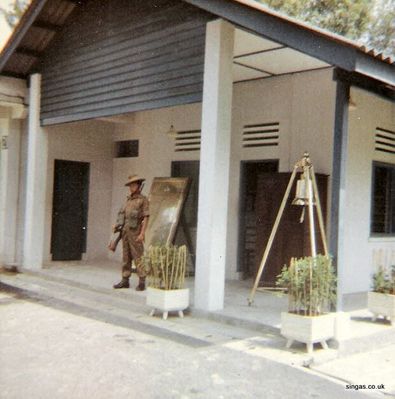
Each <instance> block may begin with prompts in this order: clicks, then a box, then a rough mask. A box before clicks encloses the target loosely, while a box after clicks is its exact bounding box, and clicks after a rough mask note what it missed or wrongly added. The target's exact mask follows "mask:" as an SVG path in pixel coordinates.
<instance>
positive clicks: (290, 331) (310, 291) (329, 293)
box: [276, 255, 336, 353]
mask: <svg viewBox="0 0 395 399" xmlns="http://www.w3.org/2000/svg"><path fill="white" fill-rule="evenodd" d="M276 284H277V285H279V286H281V287H284V288H286V289H287V291H288V312H283V313H281V335H283V336H284V337H285V338H287V348H289V347H290V346H291V345H292V343H293V341H295V340H296V341H299V342H303V343H305V344H306V346H307V351H308V352H309V353H311V352H312V350H313V345H314V343H316V342H319V343H321V345H322V347H323V348H324V349H326V348H327V347H328V346H327V343H326V341H327V340H328V339H330V338H333V337H334V333H335V317H334V314H333V313H330V308H331V306H332V305H333V304H334V302H335V299H336V277H335V273H334V269H333V265H332V259H331V258H330V257H328V256H324V255H317V256H316V257H305V258H300V259H294V258H293V259H291V263H290V266H289V267H287V266H284V267H283V269H282V271H281V273H280V274H279V275H278V276H277V281H276Z"/></svg>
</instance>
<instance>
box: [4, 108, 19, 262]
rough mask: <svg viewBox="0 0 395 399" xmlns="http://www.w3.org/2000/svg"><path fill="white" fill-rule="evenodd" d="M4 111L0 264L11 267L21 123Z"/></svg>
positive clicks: (13, 255) (15, 226)
mask: <svg viewBox="0 0 395 399" xmlns="http://www.w3.org/2000/svg"><path fill="white" fill-rule="evenodd" d="M18 106H19V105H18ZM6 109H7V110H8V116H7V115H4V114H3V113H2V114H3V115H0V131H1V157H0V158H1V159H0V170H1V178H0V264H3V265H12V264H14V263H15V261H16V259H15V257H16V238H17V237H16V228H17V214H18V188H19V153H20V122H19V121H18V120H16V119H12V118H13V113H12V107H7V108H6ZM3 112H4V111H3ZM1 116H3V117H1ZM5 116H7V117H5Z"/></svg>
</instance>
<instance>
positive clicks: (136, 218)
mask: <svg viewBox="0 0 395 399" xmlns="http://www.w3.org/2000/svg"><path fill="white" fill-rule="evenodd" d="M147 216H149V205H148V199H147V198H146V197H145V196H144V195H142V194H133V195H129V196H128V197H127V200H126V203H125V205H124V206H123V207H122V208H121V209H120V211H119V213H118V218H117V222H116V228H117V230H121V229H122V228H123V230H140V228H141V223H142V221H143V219H144V218H145V217H147Z"/></svg>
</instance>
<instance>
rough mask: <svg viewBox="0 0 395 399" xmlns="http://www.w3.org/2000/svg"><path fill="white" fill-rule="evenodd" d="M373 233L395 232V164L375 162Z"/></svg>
mask: <svg viewBox="0 0 395 399" xmlns="http://www.w3.org/2000/svg"><path fill="white" fill-rule="evenodd" d="M371 233H372V234H395V165H389V164H383V163H378V162H374V163H373V192H372V218H371Z"/></svg>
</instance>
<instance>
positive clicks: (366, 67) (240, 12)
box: [184, 0, 395, 85]
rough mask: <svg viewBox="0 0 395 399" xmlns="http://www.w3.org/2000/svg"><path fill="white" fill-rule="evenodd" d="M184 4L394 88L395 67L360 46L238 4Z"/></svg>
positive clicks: (194, 0)
mask: <svg viewBox="0 0 395 399" xmlns="http://www.w3.org/2000/svg"><path fill="white" fill-rule="evenodd" d="M184 1H185V2H187V3H190V4H192V5H194V6H196V7H199V8H202V9H204V10H206V11H208V12H210V13H212V14H214V15H217V16H218V17H221V18H224V19H226V20H228V21H229V22H231V23H233V24H235V25H238V26H240V27H242V28H244V29H247V30H249V31H251V32H254V33H257V34H259V35H262V36H264V37H266V38H268V39H271V40H273V41H275V42H277V43H280V44H283V45H285V46H287V47H290V48H292V49H295V50H297V51H300V52H302V53H305V54H307V55H310V56H312V57H315V58H317V59H319V60H321V61H324V62H327V63H328V64H330V65H333V66H336V67H339V68H341V69H344V70H346V71H350V72H352V71H356V70H357V68H358V70H359V72H360V73H363V74H366V75H367V76H371V77H374V78H375V79H378V80H381V81H384V82H386V83H388V84H391V85H393V84H394V79H395V77H394V75H395V68H394V66H393V65H391V64H387V63H385V62H382V61H381V60H377V59H374V58H373V57H371V56H369V55H368V54H365V53H363V52H362V50H359V49H358V47H356V46H352V45H347V44H346V43H344V44H343V43H339V41H338V40H335V39H331V38H329V37H326V36H325V35H324V34H322V33H320V32H319V31H315V30H314V29H308V28H307V27H304V26H303V25H299V24H296V23H293V22H292V20H290V19H288V18H281V17H280V16H277V15H275V14H274V13H273V14H271V13H265V12H263V11H261V10H259V9H255V8H253V7H251V6H248V5H246V4H241V3H238V2H237V1H234V0H232V1H229V0H210V1H207V0H184ZM391 82H392V83H391Z"/></svg>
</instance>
